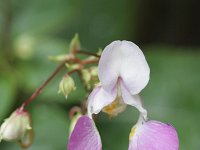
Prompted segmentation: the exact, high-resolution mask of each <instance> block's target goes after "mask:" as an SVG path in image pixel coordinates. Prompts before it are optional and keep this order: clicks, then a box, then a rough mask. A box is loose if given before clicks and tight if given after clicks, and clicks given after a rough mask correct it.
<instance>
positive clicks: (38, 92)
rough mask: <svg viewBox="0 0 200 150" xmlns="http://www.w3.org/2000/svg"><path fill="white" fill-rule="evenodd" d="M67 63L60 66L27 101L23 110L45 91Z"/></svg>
mask: <svg viewBox="0 0 200 150" xmlns="http://www.w3.org/2000/svg"><path fill="white" fill-rule="evenodd" d="M65 63H66V61H64V62H63V63H62V64H61V65H60V66H58V67H57V68H56V70H55V71H54V72H53V73H52V74H51V75H50V76H49V78H48V79H47V80H46V81H45V82H44V83H43V84H42V85H41V86H40V87H39V88H38V89H37V90H36V91H35V92H34V93H33V94H32V95H31V97H29V99H27V100H26V101H25V102H24V103H23V104H22V106H21V108H22V109H23V108H24V107H25V106H27V105H28V104H30V103H31V102H32V101H33V100H34V99H35V98H36V97H37V96H38V95H39V94H40V93H41V91H42V90H43V89H44V87H45V86H46V85H47V84H48V83H49V81H51V79H53V78H54V77H55V75H56V74H57V73H58V72H59V71H60V70H61V69H62V67H63V66H64V65H65Z"/></svg>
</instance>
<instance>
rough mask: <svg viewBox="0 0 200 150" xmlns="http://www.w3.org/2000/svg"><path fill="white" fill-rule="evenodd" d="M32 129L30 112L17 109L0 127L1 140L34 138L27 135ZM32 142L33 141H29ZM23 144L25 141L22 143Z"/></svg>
mask: <svg viewBox="0 0 200 150" xmlns="http://www.w3.org/2000/svg"><path fill="white" fill-rule="evenodd" d="M31 130H32V127H31V119H30V115H29V113H28V112H26V111H24V110H21V109H17V110H16V111H14V112H13V113H12V114H11V115H10V117H9V118H7V119H5V121H4V123H3V124H2V125H1V128H0V141H1V140H5V141H20V142H21V141H22V140H23V141H24V139H25V138H28V139H26V141H27V140H28V141H29V139H32V138H30V137H28V136H27V135H28V134H29V133H30V131H31ZM29 143H32V141H29ZM22 144H23V143H22Z"/></svg>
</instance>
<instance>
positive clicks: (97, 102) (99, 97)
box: [88, 86, 117, 116]
mask: <svg viewBox="0 0 200 150" xmlns="http://www.w3.org/2000/svg"><path fill="white" fill-rule="evenodd" d="M116 96H117V88H116V87H115V88H114V89H113V90H112V91H111V93H108V92H107V91H105V90H104V89H103V88H102V87H101V86H98V87H96V88H95V89H94V90H93V91H92V93H91V94H90V96H89V97H88V114H89V116H91V114H97V113H99V112H100V111H101V110H102V109H103V107H105V106H107V105H109V104H110V103H112V102H113V101H114V100H115V98H116Z"/></svg>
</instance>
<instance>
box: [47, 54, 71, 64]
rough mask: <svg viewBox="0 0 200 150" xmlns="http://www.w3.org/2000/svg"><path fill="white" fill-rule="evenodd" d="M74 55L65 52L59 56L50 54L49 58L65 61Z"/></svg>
mask: <svg viewBox="0 0 200 150" xmlns="http://www.w3.org/2000/svg"><path fill="white" fill-rule="evenodd" d="M73 57H74V56H73V55H72V54H63V55H57V56H49V57H48V59H49V60H51V61H55V62H63V61H66V60H70V59H72V58H73Z"/></svg>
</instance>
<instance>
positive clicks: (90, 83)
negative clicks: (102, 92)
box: [81, 67, 99, 90]
mask: <svg viewBox="0 0 200 150" xmlns="http://www.w3.org/2000/svg"><path fill="white" fill-rule="evenodd" d="M81 73H82V78H83V81H84V82H85V85H86V88H87V89H88V90H91V89H92V88H94V86H95V85H96V84H97V83H98V82H99V80H98V68H97V67H90V68H88V69H82V70H81Z"/></svg>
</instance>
